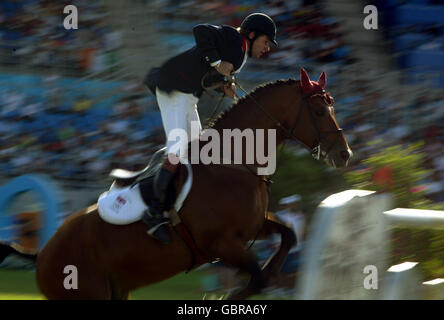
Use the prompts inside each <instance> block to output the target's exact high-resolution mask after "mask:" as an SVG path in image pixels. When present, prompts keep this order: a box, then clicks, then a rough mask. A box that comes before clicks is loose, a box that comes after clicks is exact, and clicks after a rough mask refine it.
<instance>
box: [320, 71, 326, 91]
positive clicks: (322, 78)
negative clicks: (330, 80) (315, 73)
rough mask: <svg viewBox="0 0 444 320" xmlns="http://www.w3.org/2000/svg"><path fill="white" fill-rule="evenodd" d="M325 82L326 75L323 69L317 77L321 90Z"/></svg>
mask: <svg viewBox="0 0 444 320" xmlns="http://www.w3.org/2000/svg"><path fill="white" fill-rule="evenodd" d="M326 83H327V75H326V74H325V71H322V73H321V76H320V77H319V80H318V84H319V85H320V86H321V88H322V90H324V87H325V84H326Z"/></svg>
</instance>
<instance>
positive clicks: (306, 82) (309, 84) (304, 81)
mask: <svg viewBox="0 0 444 320" xmlns="http://www.w3.org/2000/svg"><path fill="white" fill-rule="evenodd" d="M326 83H327V75H326V74H325V72H322V73H321V76H320V77H319V79H318V82H316V81H311V80H310V78H309V77H308V74H307V71H305V69H304V68H301V88H302V91H303V92H304V93H305V94H307V95H312V94H314V93H316V92H319V91H323V90H324V87H325V84H326Z"/></svg>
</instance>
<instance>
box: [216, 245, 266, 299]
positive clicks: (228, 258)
mask: <svg viewBox="0 0 444 320" xmlns="http://www.w3.org/2000/svg"><path fill="white" fill-rule="evenodd" d="M212 254H214V255H215V256H216V257H219V258H220V259H221V260H222V262H223V263H225V264H227V265H229V266H231V267H233V268H238V269H239V271H240V272H243V273H248V274H250V276H251V278H250V280H249V282H248V284H247V286H246V287H245V288H242V289H239V290H236V291H234V292H232V293H230V294H229V296H228V297H227V299H231V300H243V299H246V298H248V297H250V296H252V295H254V294H258V293H260V292H261V290H262V288H264V287H265V286H266V282H265V277H264V274H263V272H262V270H261V268H260V266H259V264H258V263H257V261H256V257H255V256H254V254H253V253H252V252H250V251H248V250H246V249H245V244H244V243H243V242H242V241H241V240H239V239H226V238H225V239H223V240H220V241H218V242H217V243H216V244H215V245H214V246H213V250H212Z"/></svg>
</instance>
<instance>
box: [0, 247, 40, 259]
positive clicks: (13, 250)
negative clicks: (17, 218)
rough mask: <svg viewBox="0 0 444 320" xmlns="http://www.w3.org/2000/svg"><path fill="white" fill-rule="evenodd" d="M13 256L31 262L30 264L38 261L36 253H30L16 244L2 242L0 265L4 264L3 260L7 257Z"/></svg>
mask: <svg viewBox="0 0 444 320" xmlns="http://www.w3.org/2000/svg"><path fill="white" fill-rule="evenodd" d="M11 254H14V255H16V256H19V257H21V258H24V259H26V260H29V262H32V263H36V261H37V253H36V252H29V251H28V250H26V248H24V247H22V246H20V245H18V244H15V243H12V244H7V243H4V242H0V263H2V262H3V260H5V259H6V257H8V256H9V255H11Z"/></svg>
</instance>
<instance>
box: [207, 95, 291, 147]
mask: <svg viewBox="0 0 444 320" xmlns="http://www.w3.org/2000/svg"><path fill="white" fill-rule="evenodd" d="M279 91H280V90H279V88H275V89H274V90H268V91H267V92H262V93H261V95H260V96H259V98H258V97H255V98H252V97H250V96H246V97H245V98H243V99H245V100H244V101H243V102H241V103H238V104H237V105H234V106H233V107H232V109H231V110H229V111H228V113H227V114H226V115H225V116H224V117H223V118H222V119H219V121H217V122H216V124H215V125H214V127H213V128H214V129H215V130H217V131H218V132H219V134H221V135H222V134H223V130H224V129H231V130H234V129H239V130H241V131H242V130H245V129H251V130H253V133H254V135H255V136H256V133H257V130H258V129H262V130H265V131H267V130H270V129H278V127H277V126H278V124H277V121H279V122H282V119H279V118H280V116H281V115H282V114H283V106H282V102H281V99H280V97H279ZM253 99H254V100H253ZM255 101H256V102H257V103H258V104H260V106H258V105H257V104H256V103H255ZM262 109H265V110H266V112H267V113H268V114H269V115H271V116H272V117H273V118H274V119H271V118H270V117H269V116H268V115H267V114H266V112H264V111H263V110H262ZM281 109H282V110H281ZM265 136H267V134H266V133H265ZM284 138H285V137H284V136H283V135H282V132H280V130H277V132H276V143H277V144H280V143H281V142H282V141H283V140H284Z"/></svg>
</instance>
